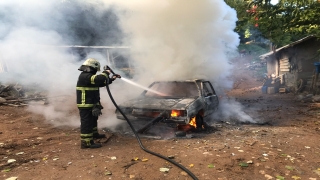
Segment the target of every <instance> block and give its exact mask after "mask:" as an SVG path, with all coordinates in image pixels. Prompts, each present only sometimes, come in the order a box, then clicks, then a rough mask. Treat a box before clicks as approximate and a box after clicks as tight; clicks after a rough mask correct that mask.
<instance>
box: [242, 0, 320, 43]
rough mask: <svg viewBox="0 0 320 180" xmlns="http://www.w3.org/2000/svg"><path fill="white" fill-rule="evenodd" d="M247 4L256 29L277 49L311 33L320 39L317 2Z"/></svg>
mask: <svg viewBox="0 0 320 180" xmlns="http://www.w3.org/2000/svg"><path fill="white" fill-rule="evenodd" d="M247 2H248V7H249V8H251V11H250V13H249V15H250V16H251V20H255V22H256V24H257V29H259V30H260V31H261V33H262V34H263V36H264V37H266V38H267V39H270V40H271V41H272V42H273V43H274V44H276V45H277V46H283V45H285V44H288V43H290V42H292V41H295V40H297V39H300V38H302V37H305V36H307V35H311V34H315V35H317V36H320V29H319V26H320V21H319V18H318V17H319V15H320V2H319V1H317V0H280V1H279V3H278V4H275V5H273V4H271V3H270V0H253V1H249V0H248V1H247ZM251 22H252V21H251Z"/></svg>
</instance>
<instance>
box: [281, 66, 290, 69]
mask: <svg viewBox="0 0 320 180" xmlns="http://www.w3.org/2000/svg"><path fill="white" fill-rule="evenodd" d="M288 68H290V66H286V65H280V69H288Z"/></svg>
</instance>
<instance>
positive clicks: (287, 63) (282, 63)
mask: <svg viewBox="0 0 320 180" xmlns="http://www.w3.org/2000/svg"><path fill="white" fill-rule="evenodd" d="M280 65H290V63H289V62H280Z"/></svg>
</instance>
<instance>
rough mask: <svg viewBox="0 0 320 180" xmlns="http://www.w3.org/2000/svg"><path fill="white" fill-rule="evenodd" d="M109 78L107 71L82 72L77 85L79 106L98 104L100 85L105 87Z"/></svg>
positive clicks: (85, 106)
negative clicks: (99, 72)
mask: <svg viewBox="0 0 320 180" xmlns="http://www.w3.org/2000/svg"><path fill="white" fill-rule="evenodd" d="M108 78H109V77H108V75H107V74H105V73H101V74H99V75H95V74H92V73H90V72H82V73H81V74H80V75H79V78H78V82H77V87H76V92H77V106H78V108H92V107H93V106H94V105H95V104H98V103H99V102H100V92H99V87H104V86H105V85H106V81H107V79H108Z"/></svg>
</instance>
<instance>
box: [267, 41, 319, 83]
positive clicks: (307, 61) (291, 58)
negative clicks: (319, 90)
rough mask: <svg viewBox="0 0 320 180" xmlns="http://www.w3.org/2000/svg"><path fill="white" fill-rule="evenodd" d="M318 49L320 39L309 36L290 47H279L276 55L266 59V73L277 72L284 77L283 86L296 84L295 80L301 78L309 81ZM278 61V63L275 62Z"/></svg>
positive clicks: (317, 58)
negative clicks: (309, 37)
mask: <svg viewBox="0 0 320 180" xmlns="http://www.w3.org/2000/svg"><path fill="white" fill-rule="evenodd" d="M319 49H320V40H317V39H316V38H311V39H308V40H305V41H303V42H300V43H299V44H295V45H293V46H291V47H288V48H284V49H281V50H280V51H278V52H277V53H276V56H273V57H272V56H269V57H268V58H270V59H268V61H267V69H268V74H270V73H272V72H274V71H275V70H276V69H277V67H278V72H279V74H277V75H281V74H283V75H284V77H285V84H284V85H285V86H289V87H290V86H296V83H297V81H299V80H300V79H303V80H304V81H310V79H311V78H312V75H313V73H314V70H315V66H314V62H319V61H320V58H319V57H316V55H317V51H318V50H319ZM276 62H278V63H276Z"/></svg>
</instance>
